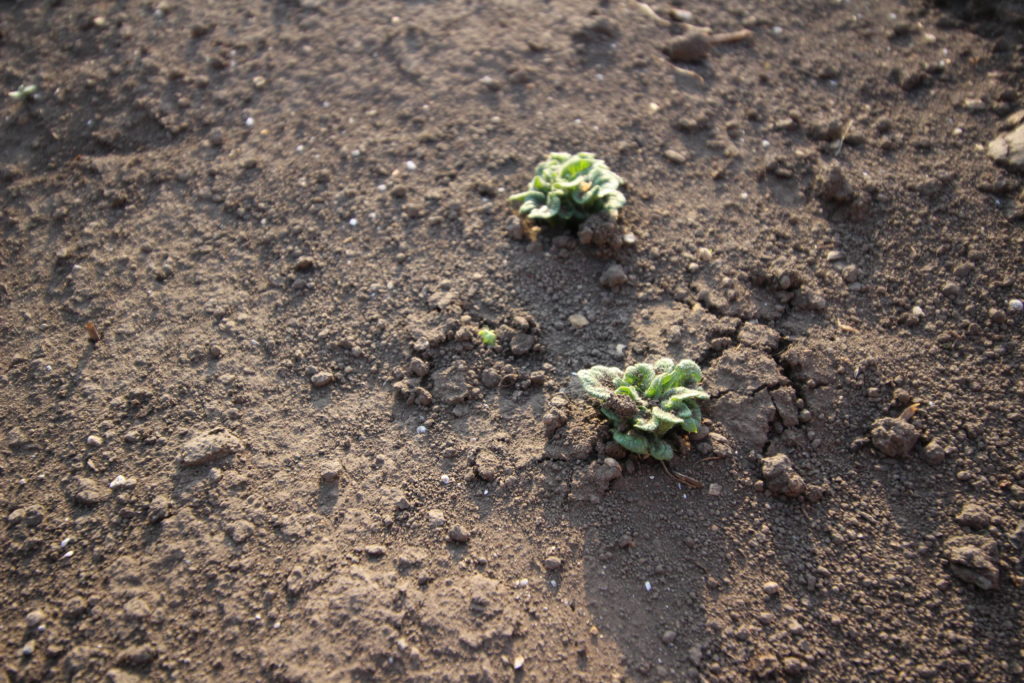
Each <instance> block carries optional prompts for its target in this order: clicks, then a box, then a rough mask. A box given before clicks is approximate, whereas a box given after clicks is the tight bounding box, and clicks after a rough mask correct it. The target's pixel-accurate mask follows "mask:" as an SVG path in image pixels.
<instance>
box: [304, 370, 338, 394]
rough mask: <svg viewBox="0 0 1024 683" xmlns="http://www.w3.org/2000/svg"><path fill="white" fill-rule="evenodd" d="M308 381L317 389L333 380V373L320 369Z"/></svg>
mask: <svg viewBox="0 0 1024 683" xmlns="http://www.w3.org/2000/svg"><path fill="white" fill-rule="evenodd" d="M309 382H310V384H312V385H313V386H314V387H316V388H317V389H320V388H322V387H326V386H327V385H328V384H331V383H333V382H334V373H333V372H327V371H326V370H321V371H320V372H318V373H316V374H315V375H313V376H312V377H310V378H309Z"/></svg>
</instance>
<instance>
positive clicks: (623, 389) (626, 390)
mask: <svg viewBox="0 0 1024 683" xmlns="http://www.w3.org/2000/svg"><path fill="white" fill-rule="evenodd" d="M622 382H623V380H622V379H619V385H620V386H619V387H618V388H617V389H616V390H615V393H616V394H622V395H623V396H628V397H629V398H630V399H632V401H633V403H636V404H637V405H641V404H642V403H643V401H642V400H641V398H640V392H638V391H637V390H636V388H635V387H633V386H630V385H629V384H622Z"/></svg>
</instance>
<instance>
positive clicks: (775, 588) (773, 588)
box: [761, 581, 781, 595]
mask: <svg viewBox="0 0 1024 683" xmlns="http://www.w3.org/2000/svg"><path fill="white" fill-rule="evenodd" d="M761 588H762V589H763V590H764V592H765V593H767V594H768V595H778V594H779V590H781V588H780V586H779V584H777V583H775V582H774V581H765V583H764V585H763V586H761Z"/></svg>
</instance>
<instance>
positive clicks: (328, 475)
mask: <svg viewBox="0 0 1024 683" xmlns="http://www.w3.org/2000/svg"><path fill="white" fill-rule="evenodd" d="M342 472H344V470H343V469H342V467H341V463H337V462H328V463H325V464H324V465H322V466H321V467H320V483H321V484H337V483H338V481H340V480H341V474H342Z"/></svg>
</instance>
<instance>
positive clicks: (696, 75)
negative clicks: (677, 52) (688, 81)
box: [669, 64, 704, 85]
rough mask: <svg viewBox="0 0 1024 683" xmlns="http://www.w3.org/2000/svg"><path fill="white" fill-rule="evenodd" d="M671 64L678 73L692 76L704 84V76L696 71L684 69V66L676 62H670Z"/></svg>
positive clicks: (688, 76) (687, 76)
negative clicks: (677, 64)
mask: <svg viewBox="0 0 1024 683" xmlns="http://www.w3.org/2000/svg"><path fill="white" fill-rule="evenodd" d="M669 66H671V67H672V68H673V69H675V72H676V73H677V74H679V75H680V76H685V77H686V78H692V79H693V80H695V81H697V82H698V83H700V84H701V85H704V77H703V76H701V75H700V74H699V73H697V72H696V71H691V70H690V69H684V68H683V67H681V66H676V65H675V64H670V65H669Z"/></svg>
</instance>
